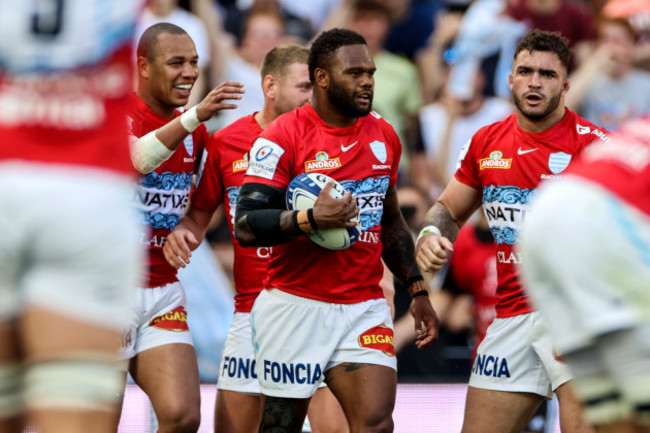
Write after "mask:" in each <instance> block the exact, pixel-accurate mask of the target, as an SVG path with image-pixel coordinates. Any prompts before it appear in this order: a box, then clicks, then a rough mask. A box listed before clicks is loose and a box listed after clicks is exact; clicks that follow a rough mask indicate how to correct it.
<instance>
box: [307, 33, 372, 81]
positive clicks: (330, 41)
mask: <svg viewBox="0 0 650 433" xmlns="http://www.w3.org/2000/svg"><path fill="white" fill-rule="evenodd" d="M348 45H366V40H365V39H364V38H363V36H361V35H360V34H359V33H357V32H355V31H352V30H348V29H338V28H337V29H331V30H327V31H325V32H323V33H321V34H320V35H318V37H317V38H316V39H315V40H314V42H312V44H311V50H310V51H309V81H311V82H312V84H313V83H314V82H315V81H316V79H315V76H314V71H316V69H317V68H320V69H325V70H327V69H328V68H329V66H330V61H331V59H332V56H333V55H334V53H335V52H336V50H338V49H339V48H341V47H345V46H348Z"/></svg>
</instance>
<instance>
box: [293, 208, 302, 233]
mask: <svg viewBox="0 0 650 433" xmlns="http://www.w3.org/2000/svg"><path fill="white" fill-rule="evenodd" d="M298 212H300V211H298V210H294V211H292V213H291V224H293V227H294V228H295V229H296V230H298V231H299V232H300V233H302V230H300V224H298Z"/></svg>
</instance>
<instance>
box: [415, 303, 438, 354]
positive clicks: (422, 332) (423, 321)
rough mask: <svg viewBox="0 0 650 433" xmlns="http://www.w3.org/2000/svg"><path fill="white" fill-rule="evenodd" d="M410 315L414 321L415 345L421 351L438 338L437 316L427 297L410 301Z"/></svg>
mask: <svg viewBox="0 0 650 433" xmlns="http://www.w3.org/2000/svg"><path fill="white" fill-rule="evenodd" d="M410 311H411V315H412V316H413V318H414V319H415V334H416V335H417V339H416V340H415V345H416V346H417V348H418V349H422V348H423V347H426V346H428V345H430V344H431V343H433V342H434V341H436V339H437V338H438V315H437V314H436V312H435V311H434V309H433V307H432V306H431V301H430V300H429V297H428V296H417V297H415V298H413V300H412V301H411V307H410Z"/></svg>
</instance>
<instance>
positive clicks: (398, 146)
mask: <svg viewBox="0 0 650 433" xmlns="http://www.w3.org/2000/svg"><path fill="white" fill-rule="evenodd" d="M384 125H385V129H386V134H387V135H388V139H389V142H390V145H391V147H392V149H393V161H392V172H391V175H390V186H395V185H396V184H397V174H398V169H399V161H400V159H401V157H402V143H401V141H400V140H399V137H398V136H397V133H396V132H395V129H393V127H392V126H391V124H390V123H388V122H387V121H386V122H385V123H384Z"/></svg>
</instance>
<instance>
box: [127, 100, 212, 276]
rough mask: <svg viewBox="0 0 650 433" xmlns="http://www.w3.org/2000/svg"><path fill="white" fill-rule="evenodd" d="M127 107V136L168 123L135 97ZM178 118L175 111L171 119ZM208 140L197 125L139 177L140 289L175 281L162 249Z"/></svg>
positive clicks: (184, 201) (176, 221) (204, 132)
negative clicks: (144, 258)
mask: <svg viewBox="0 0 650 433" xmlns="http://www.w3.org/2000/svg"><path fill="white" fill-rule="evenodd" d="M128 105H129V106H128V110H129V112H128V114H129V123H130V128H131V134H132V135H134V136H136V137H142V136H143V135H146V134H147V133H149V132H151V131H154V130H156V129H158V128H160V127H162V126H164V125H166V124H167V123H168V122H169V121H170V119H165V118H164V117H160V116H159V115H157V114H156V113H155V112H154V111H153V110H152V109H151V108H149V106H148V105H147V104H146V103H145V102H144V101H143V100H142V99H140V98H139V97H138V96H137V95H136V94H132V95H131V97H130V98H129V104H128ZM180 115H181V112H180V111H178V110H177V111H176V113H175V116H180ZM209 138H210V137H209V135H208V131H207V130H206V129H205V126H204V125H199V127H198V128H197V129H196V130H195V131H194V132H193V133H191V134H189V135H188V136H187V137H186V138H185V140H184V141H183V144H181V145H180V146H179V147H178V149H176V151H175V152H174V153H173V154H172V156H171V157H169V159H168V160H167V161H165V162H163V163H162V164H161V165H160V167H158V168H157V169H155V170H154V171H152V172H151V173H149V174H147V175H144V176H142V177H140V180H139V186H138V197H137V203H138V206H139V209H140V210H141V211H142V226H141V227H142V230H141V231H140V233H139V234H138V239H139V240H140V243H141V244H143V245H145V246H146V248H147V249H148V252H149V266H148V267H147V268H145V270H144V271H145V274H144V277H145V278H144V283H143V285H144V287H159V286H163V285H165V284H168V283H171V282H174V281H177V278H176V269H175V268H174V267H173V266H171V265H170V264H169V263H167V260H165V256H164V255H163V252H162V248H163V246H164V245H165V241H166V240H167V235H168V234H169V232H171V231H172V229H173V228H174V227H175V226H176V224H178V221H180V219H181V217H182V216H183V213H184V212H185V208H186V207H187V203H188V199H189V195H190V188H191V186H192V176H193V175H194V167H195V166H196V158H197V157H198V156H199V154H200V153H201V152H203V149H204V147H205V145H206V143H207V142H208V139H209Z"/></svg>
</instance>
